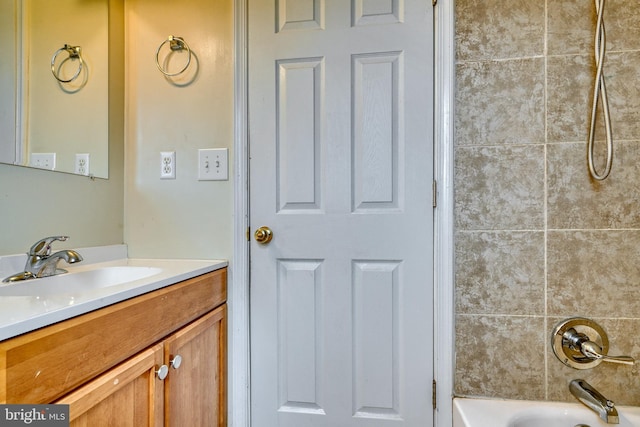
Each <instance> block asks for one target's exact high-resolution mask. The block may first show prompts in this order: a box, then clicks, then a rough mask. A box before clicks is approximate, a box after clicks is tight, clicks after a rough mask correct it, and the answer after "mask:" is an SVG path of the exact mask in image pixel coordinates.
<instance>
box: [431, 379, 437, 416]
mask: <svg viewBox="0 0 640 427" xmlns="http://www.w3.org/2000/svg"><path fill="white" fill-rule="evenodd" d="M431 389H432V390H431V392H432V393H433V394H432V395H431V404H432V405H433V410H434V411H435V410H436V408H437V401H436V380H433V385H432V387H431Z"/></svg>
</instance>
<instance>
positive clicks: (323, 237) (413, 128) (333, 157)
mask: <svg viewBox="0 0 640 427" xmlns="http://www.w3.org/2000/svg"><path fill="white" fill-rule="evenodd" d="M248 28H249V55H248V57H249V124H250V128H249V129H250V130H249V149H250V163H249V167H250V198H251V199H250V222H251V233H252V234H253V232H254V231H255V230H256V229H257V228H258V227H260V226H268V227H269V228H270V229H271V230H272V231H273V236H274V237H273V240H272V241H271V242H270V243H268V244H266V245H262V244H260V243H258V242H256V241H255V240H254V239H253V237H252V243H251V299H250V304H251V312H250V315H251V420H252V426H253V427H281V426H282V427H284V426H288V427H305V426H317V427H342V426H344V427H352V426H362V427H364V426H367V427H369V426H371V427H376V426H380V427H383V426H398V427H413V426H416V427H417V426H431V425H432V423H433V421H432V418H433V411H432V407H431V399H432V396H431V394H432V379H433V348H432V347H433V330H432V328H433V266H432V259H433V253H432V252H433V226H432V224H433V221H432V216H433V212H432V210H433V208H432V181H433V161H432V158H433V142H432V135H433V131H432V127H433V125H432V106H433V71H432V70H433V63H432V62H433V49H432V45H433V22H432V6H431V1H427V0H404V1H403V0H249V24H248Z"/></svg>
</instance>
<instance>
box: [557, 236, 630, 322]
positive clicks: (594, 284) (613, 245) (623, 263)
mask: <svg viewBox="0 0 640 427" xmlns="http://www.w3.org/2000/svg"><path fill="white" fill-rule="evenodd" d="M547 245H548V248H547V269H548V270H547V304H548V311H547V312H548V314H549V315H552V316H566V317H570V316H575V315H583V316H586V315H588V316H591V317H613V316H615V317H617V318H622V317H629V318H634V317H636V318H637V317H638V315H639V314H640V299H638V292H639V291H640V283H639V282H638V260H639V259H640V230H619V231H616V230H568V231H549V232H548V233H547Z"/></svg>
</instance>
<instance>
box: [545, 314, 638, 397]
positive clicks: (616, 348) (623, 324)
mask: <svg viewBox="0 0 640 427" xmlns="http://www.w3.org/2000/svg"><path fill="white" fill-rule="evenodd" d="M564 319H565V318H550V319H549V331H548V334H549V339H550V338H551V333H552V332H553V328H554V327H555V325H556V324H558V322H560V321H561V320H564ZM592 319H593V320H595V321H596V322H598V323H599V324H600V326H602V327H603V329H604V330H605V331H606V332H607V335H608V336H609V347H610V348H609V354H610V355H614V356H620V355H628V356H632V357H634V358H636V359H637V358H640V342H639V341H638V340H637V339H636V336H635V333H634V332H635V331H638V330H640V320H638V319H601V318H597V319H594V318H592ZM547 360H548V362H547V366H548V367H549V374H548V378H547V382H548V385H549V387H548V393H549V396H548V400H557V401H568V402H575V401H576V400H575V398H574V397H573V396H572V395H571V393H570V392H569V383H570V382H571V380H574V379H576V378H582V379H584V380H586V381H587V382H588V383H589V384H591V385H592V386H594V387H595V388H596V389H597V390H598V391H600V392H601V393H602V394H603V395H604V396H606V397H607V398H609V399H611V400H613V401H614V402H615V403H616V405H632V406H637V405H640V395H639V394H638V382H639V381H640V374H639V373H638V368H637V365H635V366H627V365H614V364H608V363H601V364H600V365H598V366H597V367H596V368H594V369H585V370H576V369H573V368H570V367H568V366H565V365H564V364H563V363H562V362H560V360H558V359H557V358H556V356H555V355H554V354H553V351H552V349H551V347H549V350H548V351H547Z"/></svg>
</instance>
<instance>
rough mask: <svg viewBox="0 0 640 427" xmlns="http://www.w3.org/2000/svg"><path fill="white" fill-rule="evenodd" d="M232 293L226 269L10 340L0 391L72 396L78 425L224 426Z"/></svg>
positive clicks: (3, 348) (0, 354)
mask: <svg viewBox="0 0 640 427" xmlns="http://www.w3.org/2000/svg"><path fill="white" fill-rule="evenodd" d="M225 301H226V269H221V270H217V271H214V272H212V273H208V274H205V275H202V276H199V277H196V278H193V279H189V280H186V281H184V282H181V283H178V284H176V285H172V286H169V287H167V288H163V289H160V290H158V291H154V292H151V293H149V294H145V295H142V296H139V297H136V298H132V299H130V300H127V301H124V302H121V303H118V304H115V305H113V306H110V307H106V308H103V309H100V310H97V311H95V312H92V313H89V314H86V315H83V316H79V317H76V318H73V319H69V320H67V321H64V322H61V323H58V324H56V325H52V326H49V327H46V328H43V329H41V330H38V331H35V332H31V333H29V334H25V335H23V336H20V337H16V338H13V339H10V340H7V341H4V342H2V343H0V397H2V398H3V399H1V400H2V401H3V403H64V404H69V405H70V408H69V409H70V418H71V426H75V427H80V426H96V425H100V426H132V427H134V426H135V427H139V426H162V425H164V426H177V427H181V426H199V425H201V426H218V427H223V426H226V424H227V418H226V413H227V403H226V400H227V393H226V383H227V376H226V375H227V373H226V370H227V368H226V367H227V356H226V354H227V344H226V343H227V306H226V304H225ZM114 316H115V317H114ZM106 324H111V325H112V327H110V328H109V330H108V331H105V330H104V329H103V330H101V329H99V328H101V327H105V325H106ZM96 328H98V329H96ZM69 331H72V333H70V332H69ZM74 331H75V333H73V332H74ZM88 331H92V333H91V334H90V339H88V340H87V338H86V335H84V336H80V335H78V333H81V332H84V333H85V334H86V333H87V332H88ZM114 335H115V336H114ZM77 341H80V342H82V343H83V345H82V346H81V347H82V350H81V352H80V353H78V343H77ZM34 343H35V344H34ZM37 349H39V351H38V350H37ZM42 353H45V355H46V357H45V358H43V357H41V354H42ZM176 356H180V357H179V359H180V362H181V363H179V365H176V363H175V361H176ZM60 358H62V360H66V362H63V363H60V362H59V361H60V360H61V359H60ZM172 361H173V362H174V363H173V365H174V366H175V367H172ZM2 362H3V364H2ZM61 365H62V366H63V367H65V368H66V370H61ZM83 365H90V366H83ZM163 365H166V366H167V367H168V374H167V375H166V378H164V379H163V380H162V379H159V378H158V375H157V371H158V370H159V368H160V367H161V366H163ZM87 372H90V374H87ZM34 377H35V379H34ZM40 377H42V378H41V380H40V381H39V380H38V378H40ZM29 386H35V387H33V388H30V391H29V390H27V388H29ZM25 396H28V397H25ZM60 396H62V397H60Z"/></svg>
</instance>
